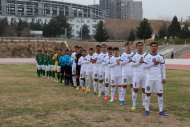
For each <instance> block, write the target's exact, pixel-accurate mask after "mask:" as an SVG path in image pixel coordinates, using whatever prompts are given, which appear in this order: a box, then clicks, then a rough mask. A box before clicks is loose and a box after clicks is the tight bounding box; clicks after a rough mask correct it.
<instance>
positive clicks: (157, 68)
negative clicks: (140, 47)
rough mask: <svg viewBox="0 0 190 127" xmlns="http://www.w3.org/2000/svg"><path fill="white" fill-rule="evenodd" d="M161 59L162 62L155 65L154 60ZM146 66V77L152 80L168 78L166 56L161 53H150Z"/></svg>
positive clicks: (146, 58)
mask: <svg viewBox="0 0 190 127" xmlns="http://www.w3.org/2000/svg"><path fill="white" fill-rule="evenodd" d="M154 60H156V61H159V62H160V64H158V65H154V63H153V61H154ZM144 61H145V64H144V68H145V69H146V77H147V78H148V79H151V80H159V79H162V78H163V79H166V69H165V60H164V57H163V56H162V55H160V54H157V55H155V56H153V55H151V54H148V55H146V56H145V60H144Z"/></svg>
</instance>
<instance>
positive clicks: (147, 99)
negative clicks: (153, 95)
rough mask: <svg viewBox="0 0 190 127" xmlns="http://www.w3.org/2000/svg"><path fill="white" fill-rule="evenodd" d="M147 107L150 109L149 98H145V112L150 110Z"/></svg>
mask: <svg viewBox="0 0 190 127" xmlns="http://www.w3.org/2000/svg"><path fill="white" fill-rule="evenodd" d="M149 107H150V96H149V97H148V96H146V97H145V109H146V111H149V110H150V109H149Z"/></svg>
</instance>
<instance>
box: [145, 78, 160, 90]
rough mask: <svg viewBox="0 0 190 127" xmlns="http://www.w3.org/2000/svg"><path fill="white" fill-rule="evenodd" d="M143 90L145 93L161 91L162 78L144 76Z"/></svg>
mask: <svg viewBox="0 0 190 127" xmlns="http://www.w3.org/2000/svg"><path fill="white" fill-rule="evenodd" d="M145 92H146V93H163V84H162V79H159V80H151V79H149V78H146V84H145Z"/></svg>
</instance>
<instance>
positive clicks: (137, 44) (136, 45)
mask: <svg viewBox="0 0 190 127" xmlns="http://www.w3.org/2000/svg"><path fill="white" fill-rule="evenodd" d="M138 44H142V45H144V43H143V42H141V41H139V42H137V43H136V46H137V45H138Z"/></svg>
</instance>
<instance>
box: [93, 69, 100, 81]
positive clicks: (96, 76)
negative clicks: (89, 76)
mask: <svg viewBox="0 0 190 127" xmlns="http://www.w3.org/2000/svg"><path fill="white" fill-rule="evenodd" d="M98 78H99V74H98V71H96V70H94V71H93V79H98Z"/></svg>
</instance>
